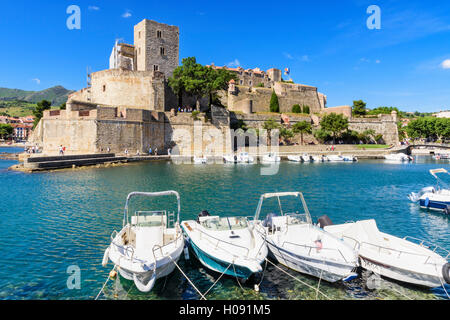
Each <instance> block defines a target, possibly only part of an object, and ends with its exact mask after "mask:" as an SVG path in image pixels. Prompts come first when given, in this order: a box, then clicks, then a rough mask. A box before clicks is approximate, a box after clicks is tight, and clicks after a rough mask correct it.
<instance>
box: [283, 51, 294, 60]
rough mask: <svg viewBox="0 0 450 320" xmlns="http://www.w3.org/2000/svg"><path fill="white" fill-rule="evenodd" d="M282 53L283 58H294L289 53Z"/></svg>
mask: <svg viewBox="0 0 450 320" xmlns="http://www.w3.org/2000/svg"><path fill="white" fill-rule="evenodd" d="M283 55H284V57H285V58H287V59H289V60H292V59H294V57H293V56H292V55H291V54H290V53H287V52H283Z"/></svg>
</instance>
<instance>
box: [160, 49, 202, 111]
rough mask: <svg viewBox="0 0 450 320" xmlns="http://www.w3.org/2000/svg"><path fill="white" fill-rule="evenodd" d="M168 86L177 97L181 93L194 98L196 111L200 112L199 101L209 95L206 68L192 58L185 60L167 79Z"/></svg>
mask: <svg viewBox="0 0 450 320" xmlns="http://www.w3.org/2000/svg"><path fill="white" fill-rule="evenodd" d="M169 86H170V87H171V88H172V90H173V91H174V92H175V93H176V94H177V95H178V96H179V97H180V94H182V92H183V91H184V92H186V93H188V94H191V95H192V96H194V97H195V100H196V109H197V111H200V99H201V98H203V97H204V96H206V95H207V94H208V93H209V87H208V68H207V67H204V66H202V65H201V64H199V63H197V60H196V59H195V58H194V57H190V58H185V59H183V61H182V65H181V66H179V67H177V68H176V69H175V70H174V72H173V76H172V77H170V78H169Z"/></svg>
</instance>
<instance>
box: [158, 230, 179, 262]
mask: <svg viewBox="0 0 450 320" xmlns="http://www.w3.org/2000/svg"><path fill="white" fill-rule="evenodd" d="M182 236H183V233H182V232H177V237H176V239H175V240H172V241H170V242H169V243H166V244H165V245H159V244H155V245H154V246H153V249H152V252H153V257H154V258H155V262H156V254H155V251H157V250H160V252H161V257H164V253H163V248H165V247H168V246H170V245H172V244H174V243H175V245H177V243H178V241H179V240H180V239H181V238H182Z"/></svg>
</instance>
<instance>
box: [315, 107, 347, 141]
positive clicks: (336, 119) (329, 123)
mask: <svg viewBox="0 0 450 320" xmlns="http://www.w3.org/2000/svg"><path fill="white" fill-rule="evenodd" d="M320 126H321V127H322V129H323V130H325V131H328V132H331V134H332V135H333V143H336V138H337V137H338V136H339V134H340V133H341V132H342V131H345V130H347V129H348V119H347V118H346V117H344V116H343V115H342V114H336V113H330V114H328V115H326V116H324V117H323V118H322V120H321V121H320Z"/></svg>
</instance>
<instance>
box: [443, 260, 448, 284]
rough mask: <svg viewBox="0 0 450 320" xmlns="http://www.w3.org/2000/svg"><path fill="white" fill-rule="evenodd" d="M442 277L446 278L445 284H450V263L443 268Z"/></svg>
mask: <svg viewBox="0 0 450 320" xmlns="http://www.w3.org/2000/svg"><path fill="white" fill-rule="evenodd" d="M442 276H443V277H444V280H445V282H447V284H450V263H446V264H444V266H443V267H442Z"/></svg>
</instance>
